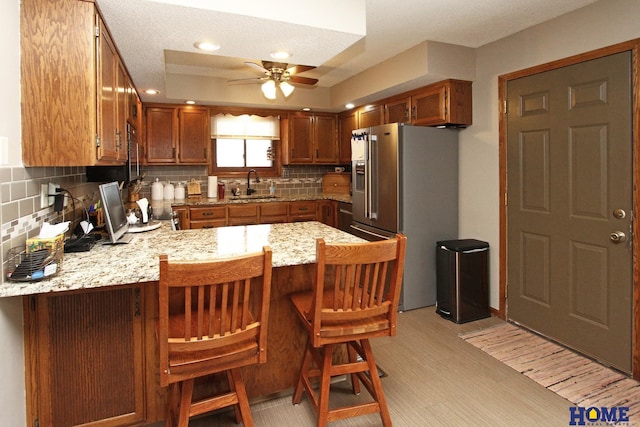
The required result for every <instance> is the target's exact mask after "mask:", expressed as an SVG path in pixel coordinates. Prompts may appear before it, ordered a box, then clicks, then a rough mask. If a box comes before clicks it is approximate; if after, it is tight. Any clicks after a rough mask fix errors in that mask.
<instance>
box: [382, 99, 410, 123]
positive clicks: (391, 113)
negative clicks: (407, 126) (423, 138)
mask: <svg viewBox="0 0 640 427" xmlns="http://www.w3.org/2000/svg"><path fill="white" fill-rule="evenodd" d="M410 111H411V97H410V96H406V97H402V98H400V99H392V100H389V101H387V102H386V103H385V105H384V123H385V124H388V123H411V114H410Z"/></svg>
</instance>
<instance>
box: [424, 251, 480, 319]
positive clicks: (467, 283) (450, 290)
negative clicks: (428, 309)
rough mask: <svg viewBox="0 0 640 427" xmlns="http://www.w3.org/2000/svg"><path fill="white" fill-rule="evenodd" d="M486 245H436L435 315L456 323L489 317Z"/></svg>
mask: <svg viewBox="0 0 640 427" xmlns="http://www.w3.org/2000/svg"><path fill="white" fill-rule="evenodd" d="M488 261H489V243H487V242H483V241H481V240H475V239H464V240H443V241H440V242H437V243H436V274H437V280H436V299H437V301H436V313H438V314H439V315H440V316H442V317H444V318H445V319H449V320H451V321H453V322H455V323H465V322H470V321H472V320H477V319H482V318H485V317H489V316H490V315H491V313H490V312H489V266H488Z"/></svg>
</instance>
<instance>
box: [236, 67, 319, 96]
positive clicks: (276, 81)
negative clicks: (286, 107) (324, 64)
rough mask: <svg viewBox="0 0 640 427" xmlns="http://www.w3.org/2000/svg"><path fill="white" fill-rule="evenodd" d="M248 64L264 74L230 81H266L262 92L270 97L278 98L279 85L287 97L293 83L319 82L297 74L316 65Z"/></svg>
mask: <svg viewBox="0 0 640 427" xmlns="http://www.w3.org/2000/svg"><path fill="white" fill-rule="evenodd" d="M245 64H247V65H248V66H250V67H251V68H253V69H255V70H256V71H259V72H260V73H261V74H263V76H262V77H254V78H249V79H235V80H229V82H240V81H246V82H251V81H264V83H263V84H262V86H261V89H262V93H263V94H264V96H265V97H267V98H269V99H276V87H279V88H280V90H281V91H282V93H283V94H284V96H285V98H286V97H288V96H289V95H291V93H292V92H293V90H294V89H295V87H294V86H293V85H292V84H291V83H297V84H303V85H314V84H316V83H318V79H312V78H310V77H302V76H298V75H296V74H298V73H303V72H305V71H309V70H313V69H314V68H316V67H312V66H310V65H292V66H289V64H286V63H283V62H272V61H262V65H260V64H256V63H255V62H250V61H247V62H245Z"/></svg>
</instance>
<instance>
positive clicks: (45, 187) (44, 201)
mask: <svg viewBox="0 0 640 427" xmlns="http://www.w3.org/2000/svg"><path fill="white" fill-rule="evenodd" d="M47 206H49V184H41V185H40V209H42V208H46V207H47Z"/></svg>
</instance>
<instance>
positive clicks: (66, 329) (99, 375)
mask: <svg viewBox="0 0 640 427" xmlns="http://www.w3.org/2000/svg"><path fill="white" fill-rule="evenodd" d="M143 293H144V289H143V288H142V287H140V286H127V287H125V286H123V287H119V288H117V289H109V290H102V289H100V290H84V291H83V292H81V293H53V294H39V295H35V296H30V297H25V299H24V302H25V304H24V313H25V336H26V337H28V339H26V340H25V345H26V346H27V348H26V349H25V356H26V360H25V362H26V363H25V365H26V369H27V381H26V388H27V390H26V393H27V408H28V413H27V418H28V419H27V425H30V426H33V425H41V426H62V425H68V426H70V425H80V424H82V425H86V426H107V425H109V426H124V425H133V424H138V425H139V424H142V423H143V422H144V421H145V416H146V406H147V403H146V401H145V392H144V385H145V383H146V382H147V380H146V377H145V375H146V373H145V371H144V367H145V363H144V360H145V358H144V355H145V342H144V339H143V336H144V333H143V328H144V321H143V314H142V313H143V309H144V298H143ZM147 345H153V343H147Z"/></svg>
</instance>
